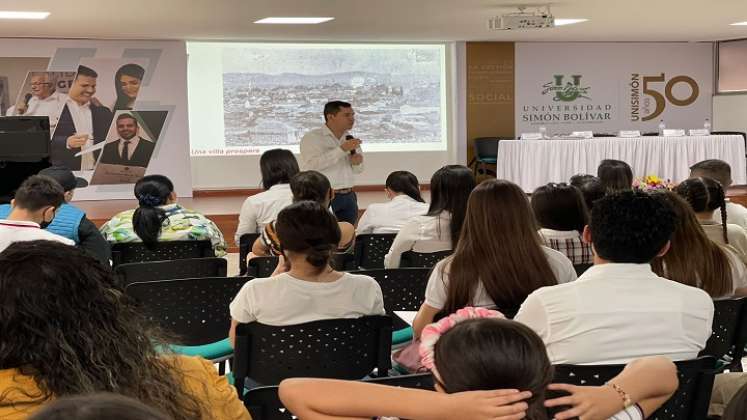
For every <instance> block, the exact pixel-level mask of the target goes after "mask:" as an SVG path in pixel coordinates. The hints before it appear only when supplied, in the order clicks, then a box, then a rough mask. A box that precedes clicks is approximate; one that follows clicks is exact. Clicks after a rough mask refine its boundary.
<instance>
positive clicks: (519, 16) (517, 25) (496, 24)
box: [488, 6, 555, 31]
mask: <svg viewBox="0 0 747 420" xmlns="http://www.w3.org/2000/svg"><path fill="white" fill-rule="evenodd" d="M525 10H526V6H522V7H519V11H518V12H514V13H506V14H505V15H501V16H496V17H493V18H490V19H488V28H490V29H492V30H496V31H498V30H500V31H506V30H512V29H542V28H554V27H555V18H554V17H553V16H552V13H550V6H546V8H545V10H537V11H535V12H526V11H525Z"/></svg>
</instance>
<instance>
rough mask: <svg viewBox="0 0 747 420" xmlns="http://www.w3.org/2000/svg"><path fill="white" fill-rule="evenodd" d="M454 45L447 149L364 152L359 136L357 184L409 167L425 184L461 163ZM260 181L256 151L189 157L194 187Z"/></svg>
mask: <svg viewBox="0 0 747 420" xmlns="http://www.w3.org/2000/svg"><path fill="white" fill-rule="evenodd" d="M458 48H460V46H458V45H456V44H453V43H452V44H447V52H446V69H447V74H446V81H447V83H446V102H447V104H448V106H447V109H446V112H447V121H448V122H447V125H448V130H447V131H448V139H447V142H448V148H447V150H445V151H427V152H426V151H423V152H366V149H365V147H366V146H365V141H366V139H365V138H364V139H362V140H363V142H364V144H363V152H364V156H365V165H366V166H365V171H364V172H363V174H361V175H358V176H357V177H356V184H357V185H383V184H384V181H385V180H386V177H387V175H389V173H391V172H392V171H397V170H407V171H410V172H412V173H414V174H415V176H417V177H418V180H419V181H420V183H421V184H427V183H428V182H429V181H430V178H431V175H433V172H435V171H436V170H437V169H439V168H440V167H442V166H444V165H447V164H451V163H464V159H466V145H465V144H466V142H465V140H464V138H465V137H466V135H465V134H464V114H463V112H464V110H462V111H461V112H462V114H461V117H459V113H460V107H459V106H458V105H457V103H458V101H460V98H461V97H463V96H464V95H463V94H462V93H461V92H463V90H460V89H463V86H464V82H463V81H462V83H461V85H460V83H459V77H460V76H459V75H460V74H462V76H461V77H462V78H463V74H464V71H463V70H464V65H465V62H464V59H463V58H462V59H461V60H460V59H458V55H459V54H458V53H457V50H458ZM461 49H462V51H463V50H464V43H461ZM463 55H464V53H463V52H462V56H463ZM460 86H461V87H460ZM191 87H192V86H190V88H191ZM460 148H461V151H460ZM458 154H461V155H463V156H464V158H463V159H461V160H459V159H458V157H457V156H458ZM296 157H298V156H296ZM260 181H261V176H260V173H259V156H258V155H249V156H199V157H192V185H193V187H194V189H196V190H201V189H203V190H204V189H238V188H258V187H259V186H260Z"/></svg>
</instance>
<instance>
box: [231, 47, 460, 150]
mask: <svg viewBox="0 0 747 420" xmlns="http://www.w3.org/2000/svg"><path fill="white" fill-rule="evenodd" d="M256 45H257V46H256V47H252V48H247V47H246V46H245V47H243V48H236V49H230V48H229V49H225V50H224V52H223V107H224V129H225V141H226V146H228V147H232V146H233V147H247V146H248V147H261V146H275V145H277V146H288V145H295V144H298V142H299V140H300V139H301V137H302V136H303V135H304V133H306V132H307V131H308V130H310V129H312V128H317V127H319V126H320V125H321V124H322V123H323V119H322V118H323V117H322V109H323V106H324V104H325V103H326V102H327V101H330V100H342V101H346V102H350V103H352V104H353V107H354V109H355V112H356V124H355V127H354V128H353V130H352V131H351V133H352V134H354V135H355V136H356V137H359V138H361V139H362V140H363V141H364V143H382V144H384V143H396V144H402V143H432V142H441V141H442V137H443V134H442V133H443V131H442V115H441V113H442V112H443V101H444V100H445V99H444V94H443V92H442V91H443V86H442V83H443V81H442V80H443V74H442V73H443V71H444V69H443V66H444V59H443V56H444V51H443V47H442V46H434V45H423V46H373V45H371V46H369V45H364V46H361V45H357V46H355V47H351V46H345V45H338V46H335V47H331V46H329V45H326V46H319V47H314V46H312V45H287V44H278V45H273V44H256Z"/></svg>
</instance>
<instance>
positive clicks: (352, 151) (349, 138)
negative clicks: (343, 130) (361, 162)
mask: <svg viewBox="0 0 747 420" xmlns="http://www.w3.org/2000/svg"><path fill="white" fill-rule="evenodd" d="M354 138H355V136H351V135H350V134H348V135H347V136H345V140H352V139H354ZM350 154H351V155H354V154H355V149H353V150H351V151H350Z"/></svg>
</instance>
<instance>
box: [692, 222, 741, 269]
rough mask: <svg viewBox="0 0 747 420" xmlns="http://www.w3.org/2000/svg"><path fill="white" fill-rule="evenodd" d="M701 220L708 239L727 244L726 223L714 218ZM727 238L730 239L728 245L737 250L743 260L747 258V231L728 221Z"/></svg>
mask: <svg viewBox="0 0 747 420" xmlns="http://www.w3.org/2000/svg"><path fill="white" fill-rule="evenodd" d="M716 213H718V212H716ZM699 222H700V227H702V228H703V231H704V232H705V234H706V236H707V237H708V239H710V240H712V241H713V242H716V243H717V244H719V245H727V244H726V242H725V241H724V225H722V224H721V222H715V221H712V220H699ZM726 238H727V239H729V244H728V245H729V246H731V247H732V248H733V249H734V251H736V252H737V254H738V255H739V256H740V257H741V258H742V260H747V232H745V230H744V229H742V227H740V226H738V225H733V224H731V223H727V224H726Z"/></svg>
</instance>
